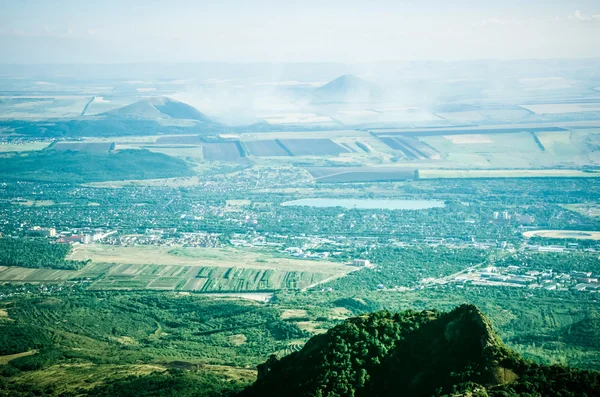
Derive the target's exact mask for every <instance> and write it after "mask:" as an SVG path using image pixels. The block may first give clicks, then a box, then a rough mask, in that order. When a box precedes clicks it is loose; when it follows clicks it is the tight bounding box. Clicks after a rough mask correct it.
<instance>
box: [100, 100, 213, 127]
mask: <svg viewBox="0 0 600 397" xmlns="http://www.w3.org/2000/svg"><path fill="white" fill-rule="evenodd" d="M100 115H101V116H113V117H122V118H134V119H149V120H156V119H184V120H195V121H200V122H203V123H213V121H212V120H210V119H209V118H208V117H207V116H206V115H205V114H203V113H201V112H200V111H198V109H196V108H195V107H193V106H190V105H188V104H187V103H183V102H180V101H177V100H175V99H171V98H168V97H152V98H145V99H142V100H139V101H137V102H134V103H132V104H130V105H127V106H124V107H121V108H118V109H113V110H111V111H108V112H105V113H102V114H100Z"/></svg>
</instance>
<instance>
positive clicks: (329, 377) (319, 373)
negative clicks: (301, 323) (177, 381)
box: [242, 305, 600, 397]
mask: <svg viewBox="0 0 600 397" xmlns="http://www.w3.org/2000/svg"><path fill="white" fill-rule="evenodd" d="M523 395H527V396H540V397H541V396H567V395H569V396H598V395H600V372H594V371H582V370H576V369H572V368H566V367H562V366H546V365H540V364H535V363H533V362H529V361H526V360H524V359H522V358H521V357H520V356H519V355H518V354H517V353H515V352H513V351H512V350H510V349H508V348H507V347H506V346H505V345H504V344H503V343H502V341H501V340H500V338H499V337H498V335H497V334H496V333H495V332H494V331H493V329H492V326H491V322H490V320H489V319H487V318H486V317H485V316H484V315H483V314H482V313H481V312H480V311H479V310H478V309H477V308H476V307H475V306H472V305H463V306H460V307H458V308H456V309H455V310H453V311H451V312H449V313H440V312H437V311H422V312H416V311H410V310H409V311H406V312H403V313H396V314H393V313H390V312H387V311H383V312H377V313H372V314H370V315H363V316H360V317H355V318H351V319H348V320H346V321H345V322H344V323H342V324H341V325H338V326H336V327H334V328H332V329H330V330H329V331H328V332H327V333H326V334H322V335H317V336H314V337H313V338H312V339H310V340H309V341H308V342H307V343H306V345H305V346H304V348H302V350H300V351H298V352H295V353H292V354H290V355H288V356H286V357H283V358H282V359H277V358H276V357H275V356H271V358H270V359H269V360H268V361H267V362H266V363H264V364H262V365H260V366H259V374H258V379H257V381H256V382H255V383H254V385H252V386H251V387H250V388H248V389H247V390H245V391H244V392H243V393H242V396H244V397H258V396H271V397H300V396H302V397H304V396H316V397H325V396H336V397H351V396H353V397H392V396H406V397H409V396H446V397H450V396H452V397H461V396H463V397H467V396H469V397H477V396H478V397H487V396H490V397H500V396H503V397H512V396H515V397H516V396H523Z"/></svg>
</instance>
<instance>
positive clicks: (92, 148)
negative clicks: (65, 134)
mask: <svg viewBox="0 0 600 397" xmlns="http://www.w3.org/2000/svg"><path fill="white" fill-rule="evenodd" d="M50 149H52V150H77V151H81V152H109V151H111V150H115V143H114V142H57V143H55V144H54V145H52V146H51V147H50Z"/></svg>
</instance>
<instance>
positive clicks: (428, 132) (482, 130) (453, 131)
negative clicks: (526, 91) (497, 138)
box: [371, 126, 568, 137]
mask: <svg viewBox="0 0 600 397" xmlns="http://www.w3.org/2000/svg"><path fill="white" fill-rule="evenodd" d="M566 131H568V130H567V129H565V128H562V127H556V126H547V127H540V126H522V127H519V126H517V127H512V126H511V127H508V128H507V127H500V128H492V127H491V126H490V128H487V127H463V128H429V129H417V128H415V129H410V130H407V129H397V130H376V129H373V130H371V132H372V133H373V134H375V135H376V136H378V137H386V136H388V137H393V136H396V135H400V136H409V137H415V136H434V135H468V134H481V135H490V134H510V133H518V132H566Z"/></svg>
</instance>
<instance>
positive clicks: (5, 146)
mask: <svg viewBox="0 0 600 397" xmlns="http://www.w3.org/2000/svg"><path fill="white" fill-rule="evenodd" d="M48 145H50V142H28V143H4V142H3V143H0V153H3V152H29V151H32V150H42V149H44V148H46V147H48Z"/></svg>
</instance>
